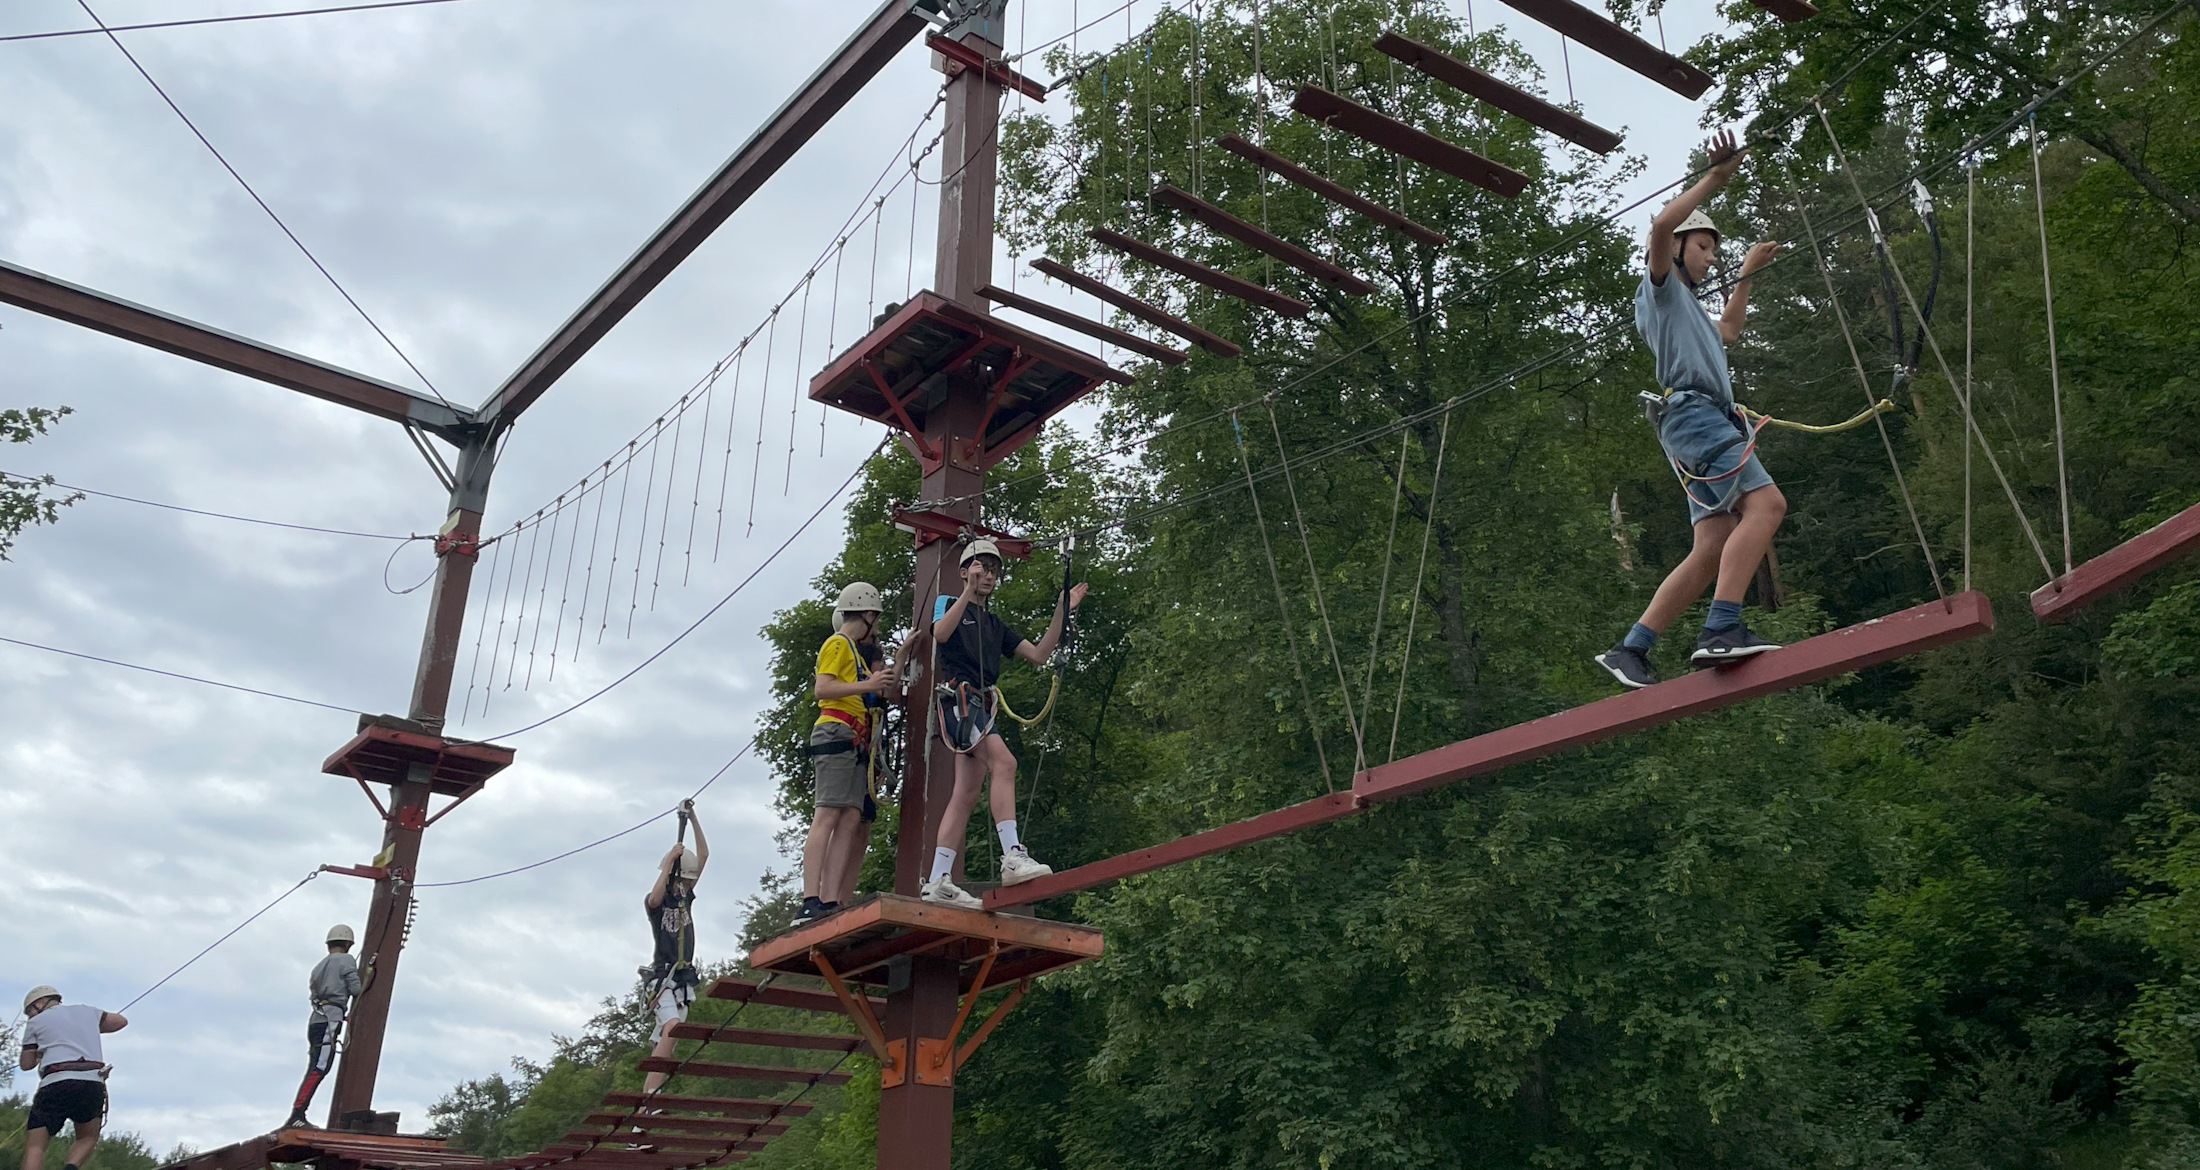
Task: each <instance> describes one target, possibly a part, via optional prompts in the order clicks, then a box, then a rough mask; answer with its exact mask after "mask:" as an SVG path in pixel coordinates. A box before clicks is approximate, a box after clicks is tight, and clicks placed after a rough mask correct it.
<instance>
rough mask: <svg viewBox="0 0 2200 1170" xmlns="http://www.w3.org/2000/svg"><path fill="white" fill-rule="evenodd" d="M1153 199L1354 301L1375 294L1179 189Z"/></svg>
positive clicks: (1160, 190)
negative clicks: (1271, 257) (1267, 255)
mask: <svg viewBox="0 0 2200 1170" xmlns="http://www.w3.org/2000/svg"><path fill="white" fill-rule="evenodd" d="M1153 197H1154V201H1155V202H1157V203H1160V204H1162V205H1163V206H1165V207H1173V208H1175V209H1176V210H1178V211H1181V212H1183V213H1184V214H1186V215H1189V216H1191V217H1192V218H1193V219H1196V220H1198V221H1199V222H1201V223H1203V224H1206V225H1207V226H1208V227H1211V228H1213V229H1214V230H1216V231H1218V232H1221V233H1222V234H1223V235H1226V236H1228V237H1230V238H1231V239H1233V240H1236V241H1238V242H1239V243H1241V244H1247V245H1250V246H1251V247H1253V248H1255V249H1257V250H1259V251H1262V252H1266V253H1267V254H1269V255H1270V256H1273V257H1275V258H1276V259H1278V260H1281V261H1283V262H1284V263H1285V264H1288V265H1290V266H1291V267H1293V268H1296V269H1298V270H1299V271H1301V272H1304V273H1306V274H1307V275H1308V276H1311V277H1313V278H1314V279H1316V280H1319V281H1321V282H1322V283H1323V284H1327V285H1330V286H1332V287H1334V288H1337V289H1340V290H1342V291H1344V292H1348V293H1351V294H1352V295H1353V296H1356V297H1364V296H1367V295H1368V294H1370V293H1373V292H1374V291H1375V286H1374V285H1372V284H1369V283H1368V282H1366V281H1364V280H1362V279H1360V278H1359V277H1357V276H1354V275H1352V274H1351V273H1349V272H1347V271H1345V270H1344V269H1342V268H1339V267H1338V266H1336V265H1335V264H1332V263H1330V262H1329V261H1327V260H1324V259H1322V258H1321V257H1319V256H1316V255H1315V254H1313V253H1312V252H1309V251H1307V250H1306V249H1304V248H1301V247H1299V246H1298V245H1297V244H1293V243H1290V242H1289V241H1286V240H1283V239H1279V238H1277V237H1276V236H1274V235H1271V234H1270V233H1269V232H1267V231H1266V230H1264V229H1262V228H1261V227H1259V226H1258V225H1255V224H1251V223H1248V222H1246V221H1245V220H1243V219H1240V218H1238V217H1237V216H1234V215H1232V214H1230V213H1229V212H1227V211H1224V210H1223V209H1221V208H1219V207H1217V206H1215V205H1214V204H1212V203H1209V202H1207V201H1206V200H1204V199H1201V198H1200V197H1199V196H1197V195H1194V194H1192V193H1191V192H1189V191H1186V190H1184V189H1183V188H1181V187H1177V186H1175V185H1173V184H1170V183H1163V184H1161V185H1160V186H1159V187H1156V188H1154V192H1153Z"/></svg>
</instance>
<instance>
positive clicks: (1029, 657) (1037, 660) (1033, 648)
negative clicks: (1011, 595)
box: [1016, 581, 1085, 666]
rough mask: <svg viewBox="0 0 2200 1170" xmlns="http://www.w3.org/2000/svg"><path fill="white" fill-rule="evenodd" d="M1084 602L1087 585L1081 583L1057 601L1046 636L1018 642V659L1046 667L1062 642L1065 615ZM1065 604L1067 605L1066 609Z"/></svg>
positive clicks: (1072, 587)
mask: <svg viewBox="0 0 2200 1170" xmlns="http://www.w3.org/2000/svg"><path fill="white" fill-rule="evenodd" d="M1084 600H1085V583H1084V582H1082V581H1080V582H1078V583H1077V584H1075V585H1073V586H1071V587H1070V591H1069V593H1068V594H1067V595H1066V596H1065V597H1062V598H1059V599H1057V600H1056V601H1055V603H1054V621H1053V622H1052V623H1051V624H1049V625H1048V626H1047V632H1046V634H1045V635H1044V636H1043V637H1041V638H1040V639H1039V640H1038V642H1036V643H1032V642H1018V643H1017V644H1016V657H1018V658H1021V659H1023V660H1024V661H1025V662H1028V663H1030V664H1032V665H1033V666H1044V665H1046V660H1047V658H1048V657H1049V656H1051V655H1052V654H1053V653H1054V647H1055V645H1056V644H1057V643H1059V642H1060V641H1061V640H1062V622H1063V620H1064V617H1065V615H1066V614H1067V612H1068V611H1069V610H1072V609H1076V608H1077V606H1078V604H1079V603H1080V602H1082V601H1084ZM1065 603H1067V604H1066V607H1065Z"/></svg>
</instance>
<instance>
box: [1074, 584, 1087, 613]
mask: <svg viewBox="0 0 2200 1170" xmlns="http://www.w3.org/2000/svg"><path fill="white" fill-rule="evenodd" d="M1087 588H1089V586H1088V585H1087V584H1086V583H1085V582H1083V581H1079V582H1078V583H1077V584H1075V585H1072V586H1070V587H1069V607H1070V608H1071V609H1076V608H1077V606H1078V605H1079V603H1081V602H1083V601H1084V600H1085V590H1086V589H1087Z"/></svg>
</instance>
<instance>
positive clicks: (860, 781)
mask: <svg viewBox="0 0 2200 1170" xmlns="http://www.w3.org/2000/svg"><path fill="white" fill-rule="evenodd" d="M843 744H844V745H846V747H845V749H844V750H841V751H835V752H832V753H830V754H828V755H812V756H811V757H810V766H811V767H812V768H814V769H815V770H816V772H817V807H819V808H862V807H863V800H864V798H865V797H867V796H869V795H870V787H871V786H870V785H869V784H868V783H866V782H865V781H866V777H865V776H864V767H863V759H862V757H861V756H860V755H858V754H857V752H856V750H855V748H856V729H855V728H853V727H850V726H848V725H847V724H845V723H842V722H841V721H840V720H838V719H827V720H825V721H824V722H822V723H819V724H818V725H817V726H815V727H812V728H811V729H810V749H811V751H813V752H815V751H816V750H817V749H818V748H821V747H833V746H836V745H843Z"/></svg>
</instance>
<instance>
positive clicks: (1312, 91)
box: [1291, 85, 1528, 199]
mask: <svg viewBox="0 0 2200 1170" xmlns="http://www.w3.org/2000/svg"><path fill="white" fill-rule="evenodd" d="M1291 108H1292V109H1294V110H1297V111H1298V112H1300V113H1302V114H1304V115H1306V116H1307V117H1309V118H1313V119H1315V120H1316V121H1320V122H1326V123H1328V124H1329V125H1331V126H1335V127H1336V128H1337V129H1339V130H1342V131H1344V132H1345V133H1347V134H1351V135H1353V136H1355V137H1358V138H1364V139H1366V140H1367V141H1369V142H1372V143H1374V144H1375V145H1377V146H1380V147H1382V148H1383V149H1384V150H1388V151H1392V152H1394V153H1397V154H1402V155H1404V156H1406V157H1407V158H1410V159H1412V160H1413V161H1415V162H1418V163H1421V164H1422V165H1424V166H1430V167H1434V168H1436V169H1437V170H1439V171H1442V172H1444V173H1445V174H1447V175H1452V176H1454V177H1456V178H1461V179H1465V180H1466V181H1467V182H1469V183H1472V184H1474V185H1475V186H1477V187H1482V188H1485V189H1487V190H1490V191H1495V192H1496V193H1498V194H1499V195H1503V196H1505V197H1506V198H1508V199H1510V198H1512V197H1514V196H1516V195H1519V194H1520V193H1521V192H1522V191H1525V190H1527V188H1528V176H1526V175H1523V174H1521V173H1520V172H1519V171H1516V170H1514V169H1512V168H1511V167H1508V166H1506V165H1505V164H1503V163H1500V162H1493V161H1491V160H1489V159H1486V158H1483V157H1482V156H1481V155H1479V154H1476V153H1474V152H1473V151H1471V150H1468V149H1467V148H1466V147H1464V146H1456V145H1454V144H1452V143H1449V142H1446V141H1444V140H1443V139H1441V138H1438V137H1436V136H1435V135H1434V134H1428V133H1424V132H1422V131H1419V130H1416V129H1414V128H1413V127H1411V126H1408V125H1406V124H1405V123H1404V122H1401V121H1399V120H1398V119H1396V118H1393V117H1391V116H1389V115H1388V114H1378V113H1376V112H1375V111H1373V110H1371V109H1368V108H1367V107H1366V106H1363V105H1361V104H1360V103H1358V102H1356V101H1352V100H1351V99H1349V98H1341V97H1338V96H1337V95H1336V94H1333V93H1331V92H1329V91H1328V90H1326V89H1323V88H1321V87H1320V86H1318V85H1307V86H1301V87H1299V92H1298V96H1296V97H1294V98H1292V99H1291Z"/></svg>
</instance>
